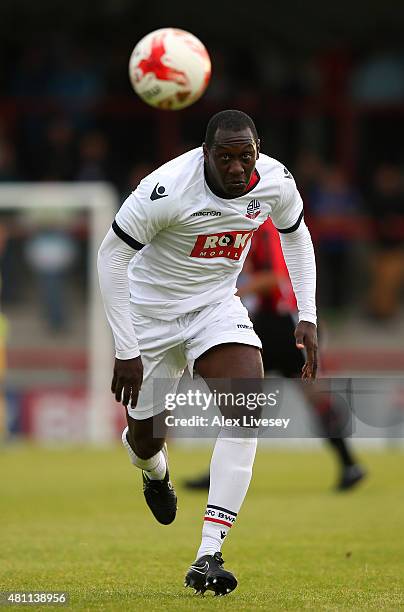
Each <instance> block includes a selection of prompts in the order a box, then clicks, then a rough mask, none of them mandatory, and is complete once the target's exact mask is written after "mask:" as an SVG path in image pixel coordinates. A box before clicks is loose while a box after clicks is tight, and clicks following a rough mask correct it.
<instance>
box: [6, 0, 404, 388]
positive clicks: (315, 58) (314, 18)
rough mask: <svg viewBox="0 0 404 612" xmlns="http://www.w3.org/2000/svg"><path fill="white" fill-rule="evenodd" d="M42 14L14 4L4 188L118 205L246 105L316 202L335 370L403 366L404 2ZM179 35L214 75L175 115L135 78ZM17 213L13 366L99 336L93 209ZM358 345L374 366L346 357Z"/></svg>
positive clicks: (10, 223)
mask: <svg viewBox="0 0 404 612" xmlns="http://www.w3.org/2000/svg"><path fill="white" fill-rule="evenodd" d="M34 4H35V3H34ZM34 4H32V5H31V4H28V3H27V2H24V1H15V2H11V1H9V0H5V1H4V2H3V3H2V6H1V8H0V17H1V19H0V32H1V43H0V46H1V54H0V184H1V183H9V182H27V181H34V182H38V181H69V182H77V181H79V182H80V181H107V182H109V183H112V184H113V185H114V187H115V188H116V190H117V192H118V194H119V199H120V200H121V201H122V200H123V199H124V198H125V197H126V195H128V194H129V193H130V191H131V190H132V189H134V188H135V187H136V185H137V183H138V182H139V180H140V179H141V178H142V177H143V176H144V175H145V174H147V173H148V172H150V171H151V170H152V169H154V168H155V167H156V166H157V165H159V164H161V163H162V162H164V161H166V160H168V159H170V158H172V157H174V156H176V155H178V154H180V153H182V152H183V151H185V150H188V149H190V148H192V147H195V146H198V145H199V144H200V143H201V142H202V140H203V135H204V129H205V126H206V123H207V121H208V119H209V117H210V116H211V115H212V114H213V113H215V112H217V111H218V110H221V109H224V108H238V109H241V110H244V111H245V112H247V113H249V114H251V116H252V117H253V118H254V120H255V122H256V125H257V128H258V132H259V134H260V136H261V139H262V149H263V151H264V152H265V153H267V154H268V155H271V156H273V157H275V158H277V159H280V160H281V161H282V162H284V163H285V165H286V166H287V167H288V168H289V169H290V171H291V172H292V174H293V175H294V177H295V179H296V181H297V183H298V186H299V189H300V191H301V193H302V196H303V198H304V201H305V207H306V221H307V223H308V225H309V227H310V229H311V232H312V235H313V239H314V242H315V247H316V252H317V261H318V268H319V291H318V301H319V310H320V316H321V318H322V320H323V321H324V328H325V330H326V333H325V336H327V333H328V335H329V338H330V339H331V340H330V341H329V345H328V348H329V355H334V361H333V360H332V359H331V360H330V361H329V364H330V369H332V368H333V367H334V366H335V369H338V367H337V366H336V363H338V364H339V365H340V368H341V369H344V370H347V369H348V370H352V369H353V370H363V369H366V367H370V366H369V365H366V364H369V352H370V353H373V352H374V353H375V354H376V357H375V363H374V365H373V366H372V367H371V368H370V369H372V368H373V369H375V370H384V369H389V370H393V371H396V370H400V368H401V367H402V366H403V364H404V356H403V351H402V345H403V342H402V341H403V339H404V338H403V324H402V311H403V281H404V251H403V242H404V151H403V147H402V134H404V43H403V39H402V25H403V23H404V10H403V6H400V3H394V2H392V3H385V4H384V5H383V6H379V5H378V6H373V3H370V4H369V3H367V4H366V6H365V5H363V6H362V4H363V3H361V2H359V3H355V6H350V7H349V8H348V6H347V7H345V8H346V10H345V11H344V10H342V7H340V9H341V10H340V12H337V11H336V9H333V7H329V8H330V11H329V13H328V16H325V15H324V14H323V13H324V10H323V6H322V4H321V3H319V2H312V3H310V5H311V6H310V7H307V6H304V7H303V4H306V3H302V6H293V5H292V6H289V5H288V6H285V7H279V6H278V7H272V6H271V7H270V6H269V5H267V4H266V3H263V2H258V3H256V5H254V8H253V9H252V10H250V11H249V15H248V19H246V16H245V13H243V11H242V8H241V7H236V6H233V5H234V3H228V2H223V3H220V6H214V5H213V3H210V2H207V3H203V6H195V7H193V10H192V14H191V12H190V8H188V9H187V10H185V5H183V4H182V3H177V4H174V5H170V6H168V5H167V3H165V4H164V3H157V5H154V4H153V6H150V7H146V6H144V3H143V2H136V1H131V2H129V1H128V0H114V1H113V2H112V1H110V0H102V1H100V2H98V3H97V10H96V11H94V10H93V8H94V7H91V6H89V5H87V4H86V3H81V4H82V6H79V5H78V3H74V4H73V5H71V4H68V6H66V3H65V4H62V3H60V2H53V3H50V2H48V1H44V2H41V3H40V4H41V6H40V7H38V6H34ZM389 4H390V6H389ZM243 10H244V11H245V8H244V9H243ZM347 14H348V15H349V16H350V18H349V19H347ZM168 25H175V26H178V27H182V28H184V29H189V30H190V31H192V32H193V33H194V34H196V35H197V36H199V37H200V38H201V40H202V41H203V42H204V43H205V45H206V46H207V48H208V50H209V52H210V55H211V59H212V65H213V74H212V81H211V84H210V86H209V88H208V90H207V93H206V95H205V96H204V97H203V99H202V100H201V101H200V102H198V103H197V104H196V105H195V106H194V107H191V108H190V109H187V110H185V111H181V112H177V113H175V112H174V113H172V112H164V111H156V110H154V109H150V108H148V107H147V106H146V105H145V104H143V103H142V102H141V101H140V100H138V99H137V97H136V96H135V94H134V93H133V92H132V90H131V88H130V85H129V80H128V76H127V64H128V59H129V55H130V53H131V51H132V48H133V46H134V45H135V44H136V42H137V41H138V40H139V39H140V38H141V37H142V36H143V35H144V34H146V33H147V32H149V31H151V30H154V29H156V28H158V27H163V26H168ZM400 134H401V135H400ZM11 204H12V203H10V209H7V208H5V209H3V210H1V209H0V224H1V225H0V250H1V253H2V254H1V274H2V278H3V288H2V298H1V300H2V307H3V310H4V311H5V313H6V314H7V316H8V318H9V320H10V325H11V327H12V330H13V333H12V334H9V340H8V344H9V347H10V348H9V350H10V359H9V364H10V368H11V369H13V367H15V368H17V367H19V365H21V363H22V361H23V362H24V363H27V361H24V359H26V355H27V347H28V346H29V342H30V338H31V337H34V336H35V334H36V333H38V338H39V339H38V338H37V342H38V343H39V344H41V345H42V346H46V345H47V343H48V344H49V346H52V347H53V348H55V347H59V346H61V342H63V343H64V345H63V346H64V349H61V350H66V347H67V348H68V347H69V346H74V347H75V348H77V347H80V340H81V341H83V338H85V336H83V335H82V333H81V330H80V328H78V327H77V319H79V318H80V312H81V310H80V309H81V307H82V305H83V304H85V301H86V296H87V278H88V277H87V271H86V266H87V261H88V257H87V255H88V252H87V250H88V224H87V223H86V215H85V213H83V214H82V215H77V214H76V213H75V214H74V215H73V214H72V212H71V211H68V210H60V209H59V208H58V207H57V204H56V205H55V208H54V209H53V210H52V211H49V210H46V211H44V210H42V209H41V210H38V211H35V210H31V211H30V213H29V214H28V213H26V212H16V211H15V210H13V209H12V206H11ZM38 309H42V311H41V312H42V316H43V322H44V324H43V323H38V320H39V319H38V316H39V311H38ZM400 315H401V316H400ZM13 322H14V323H13ZM35 330H39V331H37V332H36V331H35ZM63 336H64V339H63V341H61V340H60V338H61V337H63ZM75 337H76V340H74V338H75ZM18 338H19V339H18ZM55 338H56V339H55ZM333 342H334V343H333ZM335 348H338V349H339V350H340V353H339V357H338V355H336V353H333V352H332V351H333V349H335ZM390 349H391V351H392V352H387V353H386V351H389V350H390ZM13 350H14V353H13ZM358 351H359V352H360V351H361V355H362V361H361V358H360V357H357V358H354V359H351V361H350V358H351V357H350V356H352V355H353V354H354V353H355V352H356V354H358ZM58 353H59V350H58ZM52 354H53V353H52ZM377 354H379V355H380V359H379V360H378V359H377ZM53 355H54V354H53ZM386 355H387V356H386ZM338 359H339V361H338ZM33 361H35V358H33ZM73 361H74V364H75V365H74V367H75V368H76V369H80V368H79V366H78V365H77V363H78V362H77V359H76V360H73ZM79 361H80V360H79ZM386 364H387V365H386ZM32 365H33V364H32V363H31V367H32ZM60 367H63V366H60ZM17 386H18V385H17Z"/></svg>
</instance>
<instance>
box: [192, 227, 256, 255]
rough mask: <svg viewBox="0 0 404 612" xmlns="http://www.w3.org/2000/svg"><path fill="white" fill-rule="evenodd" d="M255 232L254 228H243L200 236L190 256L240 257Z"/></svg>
mask: <svg viewBox="0 0 404 612" xmlns="http://www.w3.org/2000/svg"><path fill="white" fill-rule="evenodd" d="M253 232H254V230H241V231H239V232H223V233H220V234H204V235H202V236H198V238H197V239H196V242H195V245H194V248H193V249H192V251H191V253H190V256H191V257H200V258H203V259H212V258H213V257H226V258H227V259H240V257H241V255H242V253H243V251H244V249H245V247H246V246H247V244H248V242H249V240H250V238H251V236H252V235H253Z"/></svg>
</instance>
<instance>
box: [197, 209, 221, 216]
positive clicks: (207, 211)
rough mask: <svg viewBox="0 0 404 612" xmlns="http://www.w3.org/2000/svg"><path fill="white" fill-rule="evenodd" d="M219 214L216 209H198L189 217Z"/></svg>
mask: <svg viewBox="0 0 404 612" xmlns="http://www.w3.org/2000/svg"><path fill="white" fill-rule="evenodd" d="M221 214H222V213H221V212H220V211H218V210H200V211H199V212H194V213H192V215H191V217H220V216H221Z"/></svg>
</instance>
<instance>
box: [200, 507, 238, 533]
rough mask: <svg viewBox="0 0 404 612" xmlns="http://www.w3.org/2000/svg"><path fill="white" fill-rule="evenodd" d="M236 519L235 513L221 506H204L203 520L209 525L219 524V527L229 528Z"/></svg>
mask: <svg viewBox="0 0 404 612" xmlns="http://www.w3.org/2000/svg"><path fill="white" fill-rule="evenodd" d="M236 517H237V513H236V512H232V511H231V510H227V509H226V508H222V507H221V506H213V505H212V504H208V505H207V506H206V511H205V518H204V520H205V521H209V522H211V523H219V524H220V525H225V526H226V527H231V526H232V525H233V523H234V522H235V520H236Z"/></svg>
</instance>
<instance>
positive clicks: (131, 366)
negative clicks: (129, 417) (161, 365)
mask: <svg viewBox="0 0 404 612" xmlns="http://www.w3.org/2000/svg"><path fill="white" fill-rule="evenodd" d="M142 381H143V363H142V359H141V357H140V355H139V357H135V358H134V359H117V358H115V367H114V376H113V378H112V384H111V391H112V393H113V394H114V395H115V399H116V401H117V402H122V404H123V405H124V406H125V407H126V406H127V405H128V404H129V402H131V405H132V408H134V407H135V406H136V404H137V398H138V396H139V391H140V388H141V386H142Z"/></svg>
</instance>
